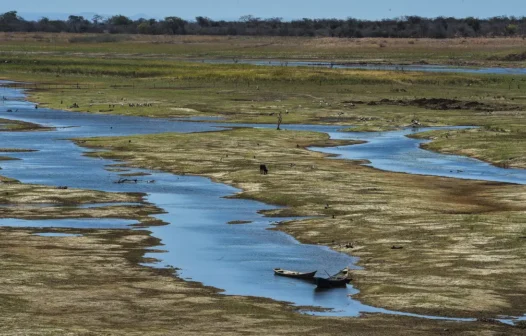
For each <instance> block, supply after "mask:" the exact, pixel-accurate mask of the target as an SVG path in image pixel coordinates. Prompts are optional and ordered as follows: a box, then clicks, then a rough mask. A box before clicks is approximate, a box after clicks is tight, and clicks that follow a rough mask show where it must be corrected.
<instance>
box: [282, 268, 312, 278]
mask: <svg viewBox="0 0 526 336" xmlns="http://www.w3.org/2000/svg"><path fill="white" fill-rule="evenodd" d="M316 272H317V271H314V272H307V273H301V272H295V271H287V270H283V269H279V268H276V269H274V274H275V275H279V276H282V277H287V278H294V279H302V280H312V279H313V278H314V276H315V275H316Z"/></svg>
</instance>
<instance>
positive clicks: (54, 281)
mask: <svg viewBox="0 0 526 336" xmlns="http://www.w3.org/2000/svg"><path fill="white" fill-rule="evenodd" d="M33 232H35V230H24V229H6V228H2V229H0V247H1V249H0V251H1V252H0V256H1V258H0V267H1V269H2V270H4V271H3V272H0V282H1V283H2V286H1V288H0V298H1V300H0V334H2V335H57V334H61V335H102V334H103V335H206V334H214V335H240V334H247V335H305V334H306V333H315V334H317V335H327V336H328V335H331V336H332V335H349V334H352V335H386V334H389V335H443V334H444V332H446V331H447V332H448V333H453V334H455V335H498V334H500V335H502V334H506V335H519V334H520V332H521V331H520V330H519V329H515V328H512V327H507V326H503V325H498V324H493V323H486V322H476V323H456V322H444V321H429V320H416V319H412V318H404V317H392V316H381V315H370V316H366V317H363V318H360V319H341V318H314V317H309V316H305V315H300V314H297V313H295V312H294V311H293V310H292V309H291V308H290V307H288V306H287V305H285V304H282V303H278V302H273V301H270V300H265V299H257V298H244V297H233V296H222V295H219V294H218V293H217V291H216V290H214V289H212V288H208V287H202V286H200V285H198V284H195V283H189V282H185V281H182V280H180V279H177V278H174V277H172V276H170V274H171V272H172V270H171V269H165V270H153V269H150V268H147V267H141V266H138V265H137V263H138V262H140V261H142V260H143V255H144V253H145V252H146V249H148V248H150V247H152V246H155V245H157V244H158V243H159V241H157V240H156V239H153V238H151V237H150V236H149V233H148V232H147V231H130V230H101V231H97V230H80V231H79V230H61V231H59V232H67V233H75V234H82V235H83V236H81V237H67V238H63V237H60V238H54V237H53V238H50V237H39V236H35V235H32V233H33Z"/></svg>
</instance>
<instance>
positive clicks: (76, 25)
mask: <svg viewBox="0 0 526 336" xmlns="http://www.w3.org/2000/svg"><path fill="white" fill-rule="evenodd" d="M86 22H87V20H86V19H84V17H83V16H77V15H70V16H69V17H68V21H67V24H68V27H69V29H70V30H71V31H73V32H74V33H80V32H81V31H82V30H83V25H84V24H85V23H86ZM87 23H88V24H89V22H87Z"/></svg>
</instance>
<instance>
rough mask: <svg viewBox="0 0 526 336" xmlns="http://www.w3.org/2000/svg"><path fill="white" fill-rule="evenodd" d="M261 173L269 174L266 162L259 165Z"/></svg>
mask: <svg viewBox="0 0 526 336" xmlns="http://www.w3.org/2000/svg"><path fill="white" fill-rule="evenodd" d="M259 173H260V174H263V175H267V174H268V169H267V166H266V165H264V164H262V165H259Z"/></svg>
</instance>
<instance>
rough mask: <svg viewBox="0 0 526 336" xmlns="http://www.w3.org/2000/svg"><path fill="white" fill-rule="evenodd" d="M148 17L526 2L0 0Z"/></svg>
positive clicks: (471, 8) (470, 10) (382, 13)
mask: <svg viewBox="0 0 526 336" xmlns="http://www.w3.org/2000/svg"><path fill="white" fill-rule="evenodd" d="M9 10H17V11H18V12H20V13H42V14H45V13H68V14H74V13H82V12H90V13H91V12H94V13H100V14H123V15H128V16H132V15H135V14H147V15H151V16H154V17H165V16H180V17H183V18H186V19H190V18H194V17H195V16H198V15H201V16H208V17H211V18H214V19H218V18H226V19H233V18H239V17H240V16H242V15H246V14H252V15H254V16H258V17H264V18H268V17H283V18H285V19H291V18H303V17H310V18H314V17H317V18H320V17H337V18H346V17H357V18H366V19H378V18H393V17H398V16H403V15H420V16H427V17H436V16H456V17H465V16H475V17H489V16H499V15H514V16H526V0H332V1H327V0H325V1H313V0H258V1H254V0H87V1H78V0H50V1H42V0H16V1H8V0H0V12H6V11H9Z"/></svg>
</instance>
